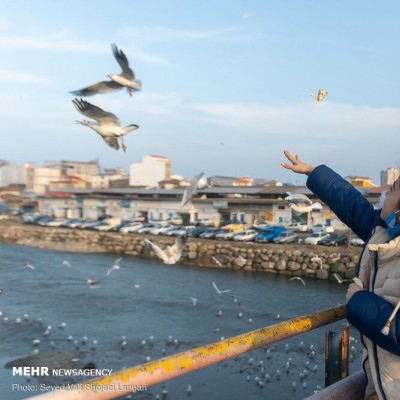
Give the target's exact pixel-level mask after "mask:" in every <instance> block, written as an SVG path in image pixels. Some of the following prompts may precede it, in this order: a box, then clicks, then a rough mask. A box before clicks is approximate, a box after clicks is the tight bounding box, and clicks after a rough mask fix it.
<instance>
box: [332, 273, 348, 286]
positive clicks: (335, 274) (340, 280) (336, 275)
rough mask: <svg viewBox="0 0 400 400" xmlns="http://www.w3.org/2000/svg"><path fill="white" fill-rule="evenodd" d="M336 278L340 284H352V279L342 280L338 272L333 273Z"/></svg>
mask: <svg viewBox="0 0 400 400" xmlns="http://www.w3.org/2000/svg"><path fill="white" fill-rule="evenodd" d="M333 276H334V278H335V279H336V280H337V281H338V282H339V283H343V282H352V280H351V279H342V278H341V277H340V275H338V274H337V273H336V272H335V273H333Z"/></svg>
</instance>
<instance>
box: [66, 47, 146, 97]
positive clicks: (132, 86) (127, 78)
mask: <svg viewBox="0 0 400 400" xmlns="http://www.w3.org/2000/svg"><path fill="white" fill-rule="evenodd" d="M111 48H112V52H113V54H114V57H115V59H116V60H117V62H118V64H119V65H120V67H121V68H122V73H121V74H119V75H117V74H109V75H107V76H108V77H109V78H110V79H111V81H100V82H96V83H94V84H93V85H90V86H87V87H85V88H83V89H79V90H74V91H72V92H70V93H72V94H73V95H74V96H83V97H85V96H93V95H94V94H98V93H108V92H115V91H117V90H120V89H123V88H124V87H126V89H127V91H128V93H129V96H132V92H134V91H139V90H140V89H141V88H142V82H141V81H139V80H135V73H134V72H133V70H132V69H131V68H130V67H129V62H128V59H127V57H126V55H125V54H124V52H123V51H122V50H119V49H118V47H117V46H116V45H115V44H112V45H111Z"/></svg>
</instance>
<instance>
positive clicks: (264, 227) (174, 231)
mask: <svg viewBox="0 0 400 400" xmlns="http://www.w3.org/2000/svg"><path fill="white" fill-rule="evenodd" d="M22 220H23V222H25V223H32V224H37V225H42V226H49V227H65V228H71V229H92V230H98V231H114V232H121V233H124V234H129V233H140V234H152V235H166V236H180V235H183V234H186V235H188V236H190V237H199V238H203V239H216V240H233V241H238V242H251V241H255V242H259V243H268V242H273V243H282V244H284V243H293V242H297V243H304V244H312V245H315V244H323V245H327V246H339V245H346V244H347V241H348V238H347V235H345V234H343V233H335V232H332V231H333V228H332V227H329V228H327V226H326V225H320V224H317V225H314V226H313V227H312V229H311V232H312V233H311V234H310V235H309V236H308V237H305V238H304V237H302V238H301V237H300V236H299V234H298V233H297V232H296V230H297V229H296V228H297V226H296V225H294V226H291V225H289V226H287V227H286V228H285V227H284V226H270V225H268V224H266V223H265V224H260V225H257V227H253V228H251V229H245V227H244V225H242V224H230V225H226V226H222V227H219V228H216V227H210V226H204V225H200V226H199V225H198V226H196V225H186V226H184V225H172V224H171V223H170V222H169V221H163V222H161V221H152V222H144V221H121V219H119V218H107V219H104V220H102V221H94V220H84V219H66V218H56V217H50V216H44V215H34V214H24V215H23V216H22ZM328 231H330V232H331V233H328ZM360 242H361V243H360ZM351 244H354V245H362V244H363V242H362V241H361V239H358V238H353V239H352V241H351Z"/></svg>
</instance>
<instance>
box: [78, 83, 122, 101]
mask: <svg viewBox="0 0 400 400" xmlns="http://www.w3.org/2000/svg"><path fill="white" fill-rule="evenodd" d="M122 88H123V86H122V85H120V84H119V83H117V82H114V81H100V82H96V83H93V85H90V86H86V87H84V88H82V89H78V90H73V91H72V92H70V93H71V94H73V95H74V96H79V97H87V96H93V95H94V94H98V93H109V92H115V91H117V90H120V89H122Z"/></svg>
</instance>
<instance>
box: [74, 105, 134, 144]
mask: <svg viewBox="0 0 400 400" xmlns="http://www.w3.org/2000/svg"><path fill="white" fill-rule="evenodd" d="M72 102H73V103H74V106H75V107H76V109H77V110H78V111H79V112H80V113H81V114H82V115H84V116H85V117H88V118H91V119H94V120H96V121H97V124H96V123H95V122H93V121H87V120H83V121H76V123H77V124H81V125H85V126H87V127H89V128H91V129H93V130H94V131H96V132H97V133H98V134H99V135H100V136H101V137H102V138H103V140H104V141H105V142H106V143H107V144H108V145H109V146H110V147H112V148H113V149H115V150H118V149H119V143H118V138H120V139H121V147H122V150H123V151H126V146H125V143H124V136H125V135H126V134H127V133H129V132H131V131H133V130H135V129H138V128H139V126H138V125H136V124H130V125H127V126H125V127H122V126H121V124H120V122H119V119H118V118H117V116H116V115H114V114H113V113H110V112H107V111H104V110H102V109H101V108H100V107H97V106H95V105H93V104H90V103H89V102H87V101H86V100H82V99H74V100H72Z"/></svg>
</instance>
